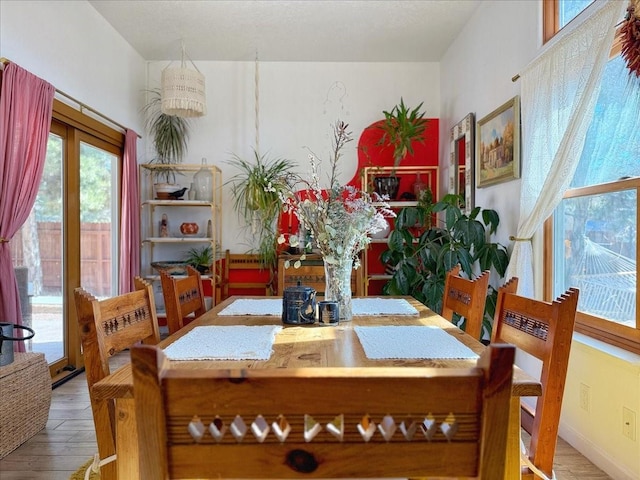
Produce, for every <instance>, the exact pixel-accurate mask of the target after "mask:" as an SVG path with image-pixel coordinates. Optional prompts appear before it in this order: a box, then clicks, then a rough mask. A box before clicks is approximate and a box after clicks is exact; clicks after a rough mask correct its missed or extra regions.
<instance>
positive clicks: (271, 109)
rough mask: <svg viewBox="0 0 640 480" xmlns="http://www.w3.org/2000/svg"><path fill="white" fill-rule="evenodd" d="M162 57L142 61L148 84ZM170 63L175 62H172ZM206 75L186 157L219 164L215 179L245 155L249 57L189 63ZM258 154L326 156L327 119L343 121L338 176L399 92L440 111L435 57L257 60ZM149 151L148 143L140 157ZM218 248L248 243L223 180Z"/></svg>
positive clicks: (301, 159)
mask: <svg viewBox="0 0 640 480" xmlns="http://www.w3.org/2000/svg"><path fill="white" fill-rule="evenodd" d="M168 64H169V63H168V62H150V63H149V66H148V77H149V88H157V87H159V86H160V75H161V72H162V69H163V68H165V67H166V66H167V65H168ZM174 65H175V64H174ZM196 65H197V67H198V69H199V70H200V71H201V72H202V73H203V74H204V76H205V78H206V90H207V107H208V114H207V115H206V116H204V117H201V118H198V119H194V122H193V133H192V135H191V139H190V141H189V151H188V155H187V158H186V159H185V162H186V163H200V161H201V158H202V157H206V158H207V160H208V162H209V163H210V164H214V165H217V166H218V167H220V169H221V170H222V176H223V182H226V181H227V180H228V179H229V178H231V177H232V176H233V175H235V174H236V173H237V172H236V171H235V170H234V169H233V167H231V166H230V165H228V164H227V161H228V160H229V159H230V158H231V155H232V154H237V155H239V156H241V157H243V158H245V159H250V158H251V157H252V156H253V151H252V149H253V147H255V136H256V130H255V62H196ZM258 74H259V75H258V77H259V82H258V84H259V102H258V105H259V132H260V153H262V154H268V156H269V157H270V158H277V157H284V158H289V159H292V160H294V161H295V162H297V164H298V165H299V169H298V170H299V171H300V172H301V173H304V172H306V171H307V169H308V160H307V154H308V150H307V147H308V148H309V149H311V150H312V151H313V152H314V153H315V154H317V155H318V156H319V157H320V158H324V159H327V158H328V153H329V151H330V148H331V136H330V134H331V126H332V125H333V123H334V122H335V121H336V120H338V119H340V120H343V121H345V122H347V123H348V124H349V126H350V129H351V131H352V132H353V138H354V141H353V142H351V143H350V144H348V146H347V147H346V148H345V150H344V157H343V160H344V163H343V167H342V175H341V178H340V180H341V181H342V182H345V183H346V182H347V181H349V180H350V179H351V178H352V177H353V176H354V175H355V173H356V165H357V154H356V146H357V142H358V138H359V136H360V133H361V132H362V130H363V129H364V128H365V127H367V126H368V125H370V124H371V123H373V122H375V121H377V120H380V119H382V118H384V116H383V114H382V111H383V110H389V109H391V108H392V107H393V106H394V105H395V104H396V103H398V102H399V101H400V97H401V96H402V97H403V98H404V100H405V102H406V103H408V104H409V105H411V106H416V105H417V104H418V103H420V102H424V108H425V112H426V115H427V116H428V117H438V116H439V115H440V95H439V91H440V83H439V79H440V70H439V65H438V64H435V63H430V64H427V63H393V64H390V63H310V62H307V63H304V62H282V63H281V62H264V63H259V65H258ZM152 158H153V151H152V145H149V146H148V149H147V152H146V157H145V158H143V159H142V158H141V161H149V160H150V159H152ZM223 197H224V201H223V225H224V226H223V234H222V248H223V249H226V248H228V249H230V250H231V251H232V252H238V253H243V252H246V251H247V250H248V249H249V248H251V247H252V246H255V244H254V242H253V239H252V238H247V236H246V235H244V234H243V232H242V231H241V230H239V227H238V223H239V222H238V218H237V214H236V213H235V212H234V210H233V203H232V198H231V195H230V193H229V186H228V185H227V186H225V188H224V193H223Z"/></svg>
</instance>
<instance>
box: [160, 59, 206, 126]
mask: <svg viewBox="0 0 640 480" xmlns="http://www.w3.org/2000/svg"><path fill="white" fill-rule="evenodd" d="M185 55H186V54H185V51H184V47H183V50H182V62H181V66H180V68H178V67H171V66H170V65H169V66H167V67H166V68H165V69H164V70H162V76H161V78H160V86H161V89H160V94H161V110H162V113H164V114H166V115H175V116H177V117H202V116H203V115H206V113H207V99H206V96H205V84H204V75H202V73H200V71H199V70H198V69H197V67H196V66H195V64H194V63H193V62H191V64H192V65H193V67H194V68H195V70H192V69H189V68H186V64H185V61H184V57H185Z"/></svg>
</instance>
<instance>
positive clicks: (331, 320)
mask: <svg viewBox="0 0 640 480" xmlns="http://www.w3.org/2000/svg"><path fill="white" fill-rule="evenodd" d="M339 321H340V307H339V306H338V302H331V301H328V300H325V301H322V302H318V323H319V324H320V325H337V324H338V322H339Z"/></svg>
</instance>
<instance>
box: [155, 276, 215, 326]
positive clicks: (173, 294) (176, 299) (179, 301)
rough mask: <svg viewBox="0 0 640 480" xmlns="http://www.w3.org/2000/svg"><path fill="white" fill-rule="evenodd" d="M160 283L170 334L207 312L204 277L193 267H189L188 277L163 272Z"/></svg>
mask: <svg viewBox="0 0 640 480" xmlns="http://www.w3.org/2000/svg"><path fill="white" fill-rule="evenodd" d="M160 283H161V284H162V296H163V297H164V308H165V312H166V315H167V327H168V328H169V334H173V333H175V332H177V331H178V330H180V329H181V328H182V327H184V326H185V325H186V324H187V323H189V322H190V321H191V320H194V319H196V318H198V317H199V316H200V315H202V314H203V313H205V312H206V311H207V308H206V305H205V301H204V293H203V290H202V277H201V276H200V272H198V271H197V270H196V269H195V268H193V267H192V266H191V265H188V266H187V276H186V277H174V276H171V275H169V274H168V273H167V272H166V271H161V272H160Z"/></svg>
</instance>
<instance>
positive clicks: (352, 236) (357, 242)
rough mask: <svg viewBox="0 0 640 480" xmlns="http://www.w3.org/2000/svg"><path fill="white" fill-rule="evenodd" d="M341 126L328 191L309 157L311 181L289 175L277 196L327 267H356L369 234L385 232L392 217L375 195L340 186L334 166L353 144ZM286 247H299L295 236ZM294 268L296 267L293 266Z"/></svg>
mask: <svg viewBox="0 0 640 480" xmlns="http://www.w3.org/2000/svg"><path fill="white" fill-rule="evenodd" d="M347 127H348V125H346V124H345V123H343V122H337V123H336V125H335V127H334V142H333V147H334V150H333V157H332V158H331V164H330V166H331V172H330V184H329V188H328V189H326V190H323V189H321V188H320V179H319V175H318V160H317V159H316V157H315V156H314V155H312V154H310V155H309V163H310V166H311V174H310V180H305V179H303V178H301V177H299V176H294V175H289V176H288V177H287V180H286V184H287V186H288V188H287V189H286V190H285V191H284V192H282V193H281V194H280V198H281V200H282V204H283V211H284V212H286V213H290V212H293V213H294V214H295V215H296V217H297V218H298V220H299V221H300V223H301V225H303V227H304V228H305V229H307V230H309V231H310V232H311V237H312V241H313V243H315V245H316V246H317V248H318V249H319V250H320V253H321V254H322V256H323V257H324V260H325V262H327V263H330V264H331V263H339V262H340V263H341V262H343V261H344V260H346V259H349V258H351V259H353V261H354V262H355V263H354V265H355V266H356V267H357V265H358V256H357V254H358V252H359V251H360V250H362V249H363V248H365V247H366V246H367V244H368V243H369V242H370V241H371V239H370V236H369V235H370V234H371V233H376V232H379V231H381V230H383V229H385V228H386V226H387V221H386V219H385V218H386V217H394V216H395V214H394V213H393V211H391V210H390V209H389V205H388V204H387V203H386V201H385V200H386V199H384V198H382V197H381V196H380V195H378V194H377V193H368V192H365V191H362V190H360V189H358V188H356V187H354V186H352V185H344V186H343V185H339V184H338V182H337V179H336V177H337V163H338V160H339V158H340V156H341V154H340V151H341V149H342V148H343V147H344V145H345V144H346V143H348V142H350V141H351V140H352V138H351V136H350V135H351V133H350V132H347ZM286 237H287V235H286V234H280V236H279V238H278V244H280V245H282V244H284V243H285V242H286V241H287V238H286ZM288 237H289V245H291V246H292V247H295V246H297V245H299V240H298V237H297V236H296V235H288ZM294 266H295V265H294Z"/></svg>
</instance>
